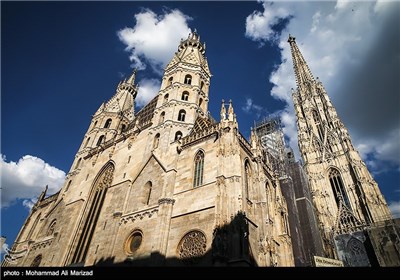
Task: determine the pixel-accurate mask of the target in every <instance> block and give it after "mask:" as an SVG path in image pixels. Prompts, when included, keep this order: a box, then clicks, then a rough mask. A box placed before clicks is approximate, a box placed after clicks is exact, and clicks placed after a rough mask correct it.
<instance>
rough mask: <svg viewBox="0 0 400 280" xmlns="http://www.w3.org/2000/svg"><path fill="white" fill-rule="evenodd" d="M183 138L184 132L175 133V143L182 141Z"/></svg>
mask: <svg viewBox="0 0 400 280" xmlns="http://www.w3.org/2000/svg"><path fill="white" fill-rule="evenodd" d="M181 138H182V132H180V131H177V132H176V133H175V141H176V140H179V139H181Z"/></svg>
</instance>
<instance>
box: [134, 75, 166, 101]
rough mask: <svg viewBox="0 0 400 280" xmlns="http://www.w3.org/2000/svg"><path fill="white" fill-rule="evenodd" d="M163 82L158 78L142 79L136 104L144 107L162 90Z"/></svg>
mask: <svg viewBox="0 0 400 280" xmlns="http://www.w3.org/2000/svg"><path fill="white" fill-rule="evenodd" d="M160 86H161V83H160V81H159V80H157V79H142V80H140V83H139V91H138V94H137V97H136V106H137V107H143V106H144V105H146V104H147V103H148V102H149V101H150V100H152V99H153V97H154V96H156V95H157V93H158V91H159V90H160Z"/></svg>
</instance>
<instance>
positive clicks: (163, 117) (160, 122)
mask: <svg viewBox="0 0 400 280" xmlns="http://www.w3.org/2000/svg"><path fill="white" fill-rule="evenodd" d="M164 119H165V112H162V113H161V114H160V120H159V122H158V124H162V123H163V122H164Z"/></svg>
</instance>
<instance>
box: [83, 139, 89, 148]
mask: <svg viewBox="0 0 400 280" xmlns="http://www.w3.org/2000/svg"><path fill="white" fill-rule="evenodd" d="M89 141H90V137H89V138H88V139H86V142H85V146H83V147H84V148H86V147H87V145H89Z"/></svg>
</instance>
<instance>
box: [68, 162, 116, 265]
mask: <svg viewBox="0 0 400 280" xmlns="http://www.w3.org/2000/svg"><path fill="white" fill-rule="evenodd" d="M114 170H115V164H114V162H112V161H109V162H108V163H106V164H105V165H104V166H103V168H102V169H101V170H100V171H99V173H98V174H97V176H96V178H95V180H94V183H93V185H92V189H91V192H90V195H89V199H88V202H87V204H86V207H85V211H84V216H83V218H82V220H81V224H80V227H79V231H78V235H77V236H78V238H77V245H76V248H75V252H74V255H73V257H72V260H71V263H84V262H85V259H86V256H87V253H88V251H89V247H90V243H91V241H92V237H93V233H94V230H95V228H96V225H97V221H98V219H99V217H100V213H101V208H102V206H103V202H104V199H105V196H106V192H107V189H108V187H109V186H110V185H111V183H112V180H113V176H114Z"/></svg>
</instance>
